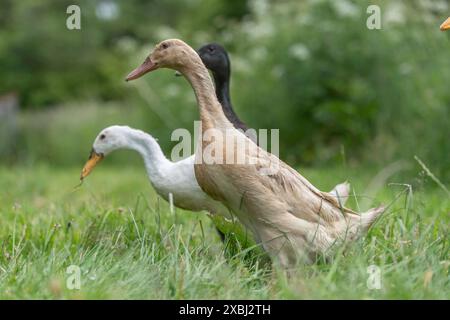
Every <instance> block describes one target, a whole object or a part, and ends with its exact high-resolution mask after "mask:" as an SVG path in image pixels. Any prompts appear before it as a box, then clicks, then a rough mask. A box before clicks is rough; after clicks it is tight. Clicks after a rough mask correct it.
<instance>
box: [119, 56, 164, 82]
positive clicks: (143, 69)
mask: <svg viewBox="0 0 450 320" xmlns="http://www.w3.org/2000/svg"><path fill="white" fill-rule="evenodd" d="M155 69H158V65H157V64H156V63H154V62H153V61H152V60H151V59H150V57H148V58H147V59H145V61H144V63H142V64H141V65H140V66H139V67H137V68H136V69H134V70H133V71H131V72H130V73H129V74H128V76H127V77H126V79H125V81H130V80H134V79H137V78H140V77H142V76H143V75H144V74H146V73H147V72H150V71H153V70H155Z"/></svg>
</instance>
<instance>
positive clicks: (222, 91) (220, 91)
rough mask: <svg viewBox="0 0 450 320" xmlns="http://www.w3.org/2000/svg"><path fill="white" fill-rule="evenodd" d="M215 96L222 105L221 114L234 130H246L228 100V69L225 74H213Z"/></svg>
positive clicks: (229, 99)
mask: <svg viewBox="0 0 450 320" xmlns="http://www.w3.org/2000/svg"><path fill="white" fill-rule="evenodd" d="M213 77H214V84H215V87H216V96H217V98H218V99H219V102H220V104H221V105H222V109H223V113H224V114H225V116H226V117H227V119H228V120H229V121H230V122H231V123H232V124H233V126H234V127H235V128H236V129H243V130H244V131H245V130H247V129H248V127H247V125H246V124H245V123H244V122H242V121H241V119H239V117H238V116H237V114H236V113H235V112H234V109H233V105H232V103H231V98H230V68H229V67H228V69H227V70H226V72H213Z"/></svg>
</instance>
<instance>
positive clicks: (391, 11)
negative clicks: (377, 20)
mask: <svg viewBox="0 0 450 320" xmlns="http://www.w3.org/2000/svg"><path fill="white" fill-rule="evenodd" d="M404 11H405V8H404V6H403V5H402V4H401V3H400V2H390V3H389V4H388V5H387V6H386V9H385V10H384V22H386V23H387V24H403V23H404V22H405V12H404Z"/></svg>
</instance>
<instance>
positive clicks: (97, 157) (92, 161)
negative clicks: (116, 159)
mask: <svg viewBox="0 0 450 320" xmlns="http://www.w3.org/2000/svg"><path fill="white" fill-rule="evenodd" d="M102 159H103V154H101V153H100V154H99V153H96V152H95V151H94V150H92V151H91V154H90V155H89V159H88V161H87V162H86V164H85V165H84V167H83V171H81V176H80V180H83V179H84V178H86V177H87V176H88V175H89V174H90V173H91V171H92V170H93V169H94V167H95V166H96V165H97V164H98V163H99V162H100V161H102Z"/></svg>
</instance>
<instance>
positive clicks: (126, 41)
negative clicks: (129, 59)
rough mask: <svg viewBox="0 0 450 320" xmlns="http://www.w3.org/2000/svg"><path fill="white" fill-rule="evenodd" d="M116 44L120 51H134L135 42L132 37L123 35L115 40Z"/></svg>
mask: <svg viewBox="0 0 450 320" xmlns="http://www.w3.org/2000/svg"><path fill="white" fill-rule="evenodd" d="M116 46H117V48H118V49H119V50H120V51H122V52H135V51H136V46H137V43H136V40H135V39H134V38H132V37H128V36H124V37H121V38H120V39H119V40H118V41H117V44H116Z"/></svg>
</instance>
